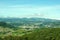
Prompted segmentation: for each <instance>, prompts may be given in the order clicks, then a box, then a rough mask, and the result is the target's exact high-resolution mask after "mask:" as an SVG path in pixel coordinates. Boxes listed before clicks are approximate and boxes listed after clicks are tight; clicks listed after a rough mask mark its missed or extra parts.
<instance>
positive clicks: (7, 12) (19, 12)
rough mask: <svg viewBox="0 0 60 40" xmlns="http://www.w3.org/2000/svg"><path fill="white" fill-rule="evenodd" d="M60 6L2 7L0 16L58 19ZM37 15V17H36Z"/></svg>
mask: <svg viewBox="0 0 60 40" xmlns="http://www.w3.org/2000/svg"><path fill="white" fill-rule="evenodd" d="M59 11H60V5H55V6H47V7H46V6H44V7H40V6H31V5H30V6H29V5H28V6H27V5H16V6H6V7H3V8H1V7H0V14H1V15H4V16H12V17H35V16H36V17H45V18H57V17H58V15H56V14H57V13H58V14H59V13H60V12H59ZM36 14H37V15H36ZM59 15H60V14H59ZM59 17H60V16H59Z"/></svg>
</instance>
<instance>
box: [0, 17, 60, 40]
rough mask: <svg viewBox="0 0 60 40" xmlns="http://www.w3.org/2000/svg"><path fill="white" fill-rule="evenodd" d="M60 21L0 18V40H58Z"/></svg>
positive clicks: (59, 37)
mask: <svg viewBox="0 0 60 40" xmlns="http://www.w3.org/2000/svg"><path fill="white" fill-rule="evenodd" d="M59 39H60V20H55V19H46V18H0V40H59Z"/></svg>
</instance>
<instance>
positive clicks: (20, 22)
mask: <svg viewBox="0 0 60 40" xmlns="http://www.w3.org/2000/svg"><path fill="white" fill-rule="evenodd" d="M0 22H6V23H7V24H10V25H12V26H15V27H19V26H37V27H42V28H44V27H56V26H58V27H60V20H54V19H46V18H0Z"/></svg>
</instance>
